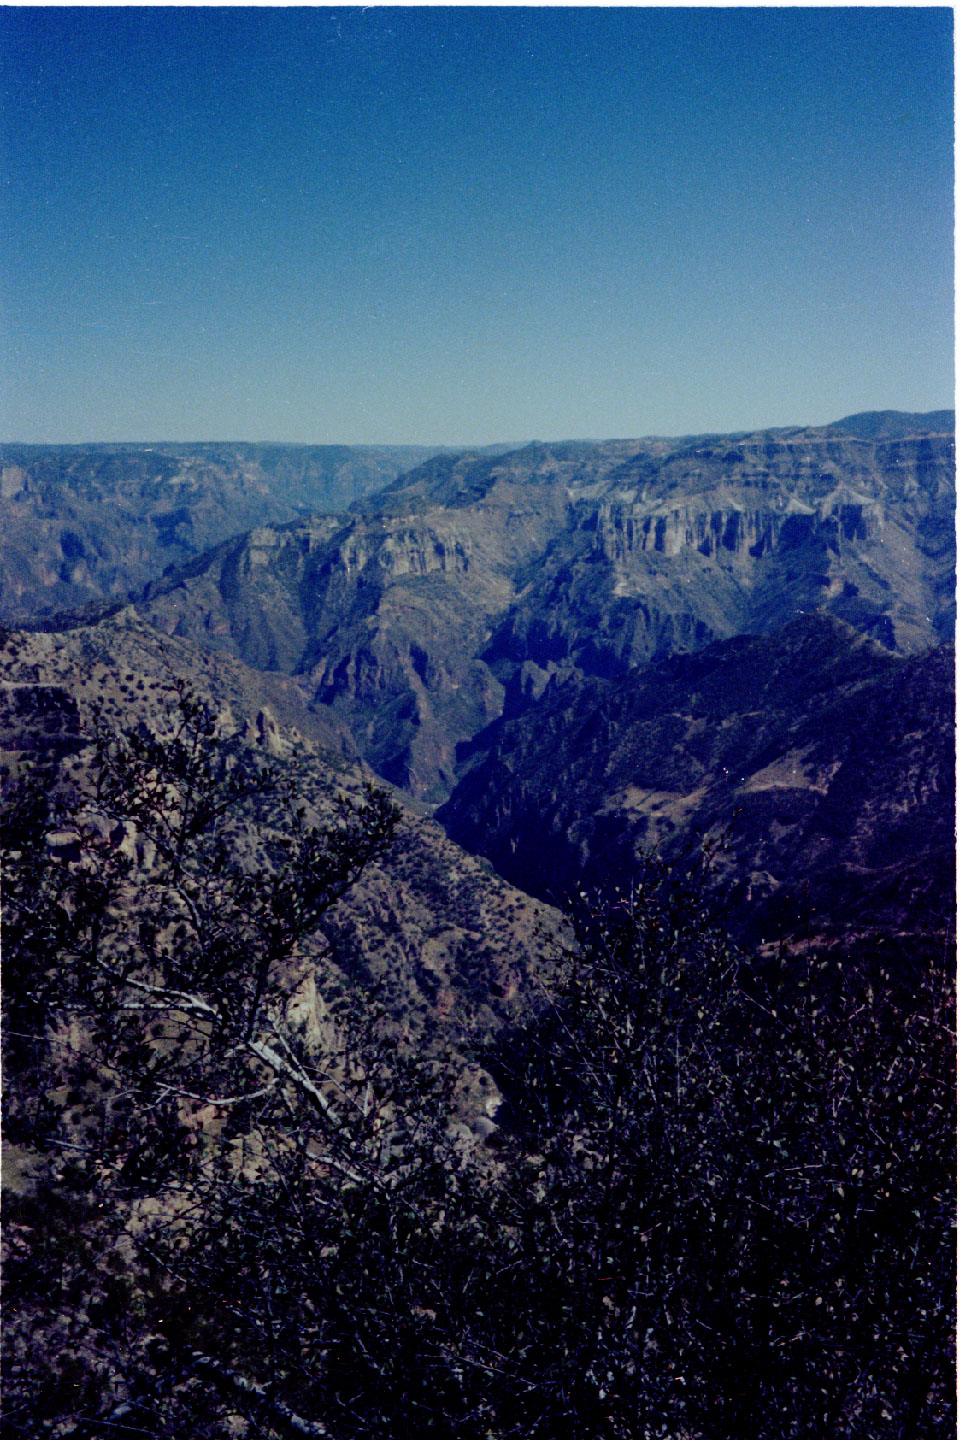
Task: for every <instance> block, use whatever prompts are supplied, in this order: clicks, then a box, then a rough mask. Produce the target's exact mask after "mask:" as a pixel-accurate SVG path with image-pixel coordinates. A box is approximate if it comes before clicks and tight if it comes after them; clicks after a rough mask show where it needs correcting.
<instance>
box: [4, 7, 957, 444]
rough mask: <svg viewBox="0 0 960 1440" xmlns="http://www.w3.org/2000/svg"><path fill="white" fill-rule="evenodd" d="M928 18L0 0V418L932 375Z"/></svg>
mask: <svg viewBox="0 0 960 1440" xmlns="http://www.w3.org/2000/svg"><path fill="white" fill-rule="evenodd" d="M952 23H953V21H952V14H951V12H950V10H948V9H939V8H909V9H899V8H894V9H891V8H877V9H854V8H840V9H773V8H771V9H664V10H658V9H647V8H633V9H605V8H589V9H588V8H582V9H558V8H546V9H544V8H515V9H474V8H454V7H437V8H432V9H417V8H388V9H382V8H360V7H356V8H348V9H328V8H315V9H285V8H280V9H259V8H246V9H206V8H189V9H188V8H173V9H166V8H160V9H140V8H132V9H126V8H125V9H108V8H99V7H95V8H89V9H84V8H80V9H67V10H61V9H48V8H44V7H40V8H19V9H18V8H5V9H3V10H0V97H2V99H0V182H2V183H0V305H2V310H0V326H2V330H3V336H2V340H3V343H2V347H0V356H2V358H0V437H3V438H6V439H19V440H35V441H82V440H149V439H184V440H200V439H250V440H258V439H259V440H262V439H275V440H294V441H311V442H318V443H326V442H331V443H332V442H344V443H350V442H353V443H364V442H397V443H399V442H423V443H449V444H478V443H484V442H493V441H498V440H508V441H523V440H528V439H532V438H538V439H559V438H565V437H591V438H602V437H612V436H639V435H646V434H655V433H656V434H668V435H670V434H682V433H687V432H691V431H704V430H736V429H746V428H751V427H754V426H757V427H759V426H766V425H789V424H802V423H824V422H827V421H829V420H833V419H838V418H839V417H840V416H842V415H845V414H849V413H851V412H853V411H857V410H866V409H890V408H892V409H904V410H928V409H934V408H940V407H946V406H950V405H952V404H953V353H954V352H953V329H952V325H953V313H952V312H953V259H952V234H953V188H952V187H953V172H952V148H953V115H952V104H953V79H952V53H953V52H952V44H953V41H952Z"/></svg>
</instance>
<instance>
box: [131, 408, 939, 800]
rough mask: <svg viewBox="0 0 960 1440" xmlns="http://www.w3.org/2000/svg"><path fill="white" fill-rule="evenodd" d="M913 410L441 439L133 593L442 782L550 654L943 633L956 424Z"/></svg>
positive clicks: (543, 669)
mask: <svg viewBox="0 0 960 1440" xmlns="http://www.w3.org/2000/svg"><path fill="white" fill-rule="evenodd" d="M855 418H856V417H855ZM860 422H862V417H860ZM924 423H925V422H924V420H923V417H914V421H913V424H912V426H911V425H907V424H903V425H902V426H901V429H903V430H904V431H905V432H908V433H903V434H896V433H894V434H887V433H884V434H882V435H881V437H880V438H869V437H867V438H865V437H863V436H862V435H860V434H857V433H852V434H847V433H845V432H844V430H843V426H842V422H841V423H840V424H839V425H838V426H836V427H826V428H823V429H820V430H796V431H789V432H775V433H772V432H767V433H763V434H759V435H746V436H744V435H741V436H733V437H729V436H728V437H706V438H699V439H695V440H689V441H687V440H685V441H668V440H658V439H654V440H645V441H610V442H603V443H597V444H588V443H583V442H577V443H569V444H558V445H540V444H537V445H530V446H526V447H524V448H523V449H520V450H517V451H514V452H511V453H508V454H506V455H462V456H438V457H435V458H434V459H432V460H428V461H427V462H425V463H424V465H422V466H421V467H419V468H418V469H416V470H414V471H412V472H410V473H409V474H407V475H405V476H403V477H401V478H400V479H398V480H397V481H396V482H394V484H393V485H391V486H389V487H388V488H387V489H386V490H385V491H382V492H380V493H379V494H378V495H376V496H374V497H372V498H371V499H370V500H368V501H366V502H364V503H363V504H362V505H360V506H359V507H358V508H357V509H356V510H355V513H353V514H351V515H350V516H348V517H342V518H340V519H336V518H330V517H328V518H325V519H322V520H313V521H309V522H306V521H305V522H302V523H298V524H293V525H289V526H286V527H280V528H277V527H260V528H259V529H257V530H256V531H254V532H253V533H252V534H250V535H248V536H246V537H244V538H242V539H239V540H236V541H234V542H231V543H230V544H228V545H225V546H221V547H220V548H219V549H218V550H216V551H214V552H212V553H210V554H208V555H206V556H203V557H200V558H199V559H198V560H197V561H196V562H194V563H193V564H192V565H191V566H190V567H189V568H188V569H187V570H183V571H181V572H179V573H174V574H172V575H170V576H169V577H167V578H166V579H165V580H163V581H162V582H160V583H159V584H155V585H153V586H152V587H150V588H149V589H148V590H147V591H146V592H145V594H144V595H143V596H142V598H141V601H140V602H139V604H140V609H141V613H143V614H144V615H145V616H147V617H148V618H150V619H151V621H152V622H153V623H155V624H156V625H158V626H159V627H161V628H162V629H164V630H166V631H168V632H170V633H176V634H180V635H187V636H193V637H195V638H196V639H198V640H201V641H203V642H204V643H205V644H210V645H213V646H215V647H218V648H220V649H222V650H225V651H227V652H229V653H231V654H233V655H235V656H237V657H240V658H242V659H244V660H246V661H247V663H249V664H252V665H255V666H258V667H262V668H267V669H278V670H282V671H284V672H287V673H290V674H292V675H294V676H296V678H297V683H298V684H299V685H300V686H301V687H302V688H303V691H304V694H305V695H306V696H307V698H308V699H309V700H310V701H311V702H312V703H314V704H315V705H318V706H325V707H331V708H332V709H333V710H335V711H336V712H337V713H338V714H339V715H340V716H341V717H342V718H343V719H344V720H345V721H346V722H347V723H348V724H349V725H350V726H351V728H352V730H353V732H354V734H355V735H356V738H357V743H358V745H359V746H360V749H361V751H362V753H363V754H364V756H365V757H366V759H367V760H368V761H369V763H370V764H371V765H373V766H374V768H375V769H377V770H378V772H379V773H380V774H382V775H384V776H385V777H386V778H388V779H389V780H391V781H393V782H394V783H396V784H399V785H402V786H404V787H406V788H408V789H410V790H411V792H412V793H414V794H416V795H418V796H419V797H421V798H423V799H425V800H428V801H438V800H442V799H443V798H445V796H446V795H447V794H448V793H449V790H450V787H451V785H452V784H453V783H454V782H455V780H456V776H457V773H458V766H459V765H460V764H461V762H462V760H463V757H464V753H465V751H464V748H463V747H468V748H469V745H470V744H471V743H472V741H473V738H474V737H475V736H476V735H477V734H478V732H480V731H481V730H482V729H483V728H484V727H485V726H486V725H488V724H489V723H491V722H492V721H493V720H495V719H496V718H497V717H498V716H499V715H500V714H501V713H503V712H506V713H507V714H518V713H520V712H521V711H522V710H523V709H524V707H525V706H526V705H527V704H528V703H529V702H530V700H531V699H533V698H536V696H537V695H539V694H540V693H541V692H542V690H543V688H544V686H545V685H546V683H547V682H548V680H549V679H550V677H551V676H552V675H554V674H557V673H566V672H568V671H576V672H579V673H583V674H586V675H597V676H612V675H619V674H626V673H628V672H629V671H631V670H633V669H635V668H636V667H638V666H642V665H645V664H648V663H650V662H651V661H653V660H656V659H660V658H663V657H665V656H667V655H670V654H673V653H676V652H684V651H694V650H696V649H698V648H701V647H703V646H705V645H708V644H710V643H712V642H713V641H715V640H718V639H725V638H729V637H731V636H734V635H737V634H741V633H745V632H746V633H757V634H760V633H766V632H770V631H773V630H775V629H777V628H779V627H782V626H783V625H785V624H787V623H788V622H789V621H790V620H791V619H793V618H794V617H796V616H797V615H799V614H804V613H811V612H815V611H820V610H823V611H826V612H827V613H829V614H832V615H834V616H836V617H837V618H839V619H842V620H844V621H846V622H847V623H848V624H850V625H852V626H853V627H854V628H855V629H857V630H858V631H860V632H861V633H863V634H867V635H871V636H873V637H874V638H876V639H877V640H879V641H880V642H882V644H883V645H884V646H885V647H887V648H888V649H890V650H891V651H894V652H896V653H901V654H910V653H915V652H919V651H921V650H923V649H924V648H926V647H928V646H930V645H933V644H936V643H937V642H938V641H940V640H942V639H943V638H944V637H945V636H947V635H949V634H951V633H952V626H953V622H954V614H955V601H954V554H955V542H954V519H953V516H954V496H955V485H954V455H953V436H952V434H950V433H946V432H945V430H944V429H943V427H942V425H941V428H940V429H937V428H936V425H934V427H933V428H932V429H930V431H929V433H921V432H922V431H923V425H924ZM930 423H931V424H932V423H933V422H930ZM936 423H937V424H940V422H939V421H937V422H936ZM856 428H857V426H854V429H856ZM860 428H863V426H862V423H860ZM878 428H879V429H880V430H881V431H884V430H886V431H889V430H890V429H891V428H894V429H895V428H896V427H891V424H890V423H889V422H887V424H886V426H885V427H884V426H879V427H878Z"/></svg>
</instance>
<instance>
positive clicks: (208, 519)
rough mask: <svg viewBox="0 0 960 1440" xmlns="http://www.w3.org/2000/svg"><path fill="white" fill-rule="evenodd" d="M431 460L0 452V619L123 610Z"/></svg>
mask: <svg viewBox="0 0 960 1440" xmlns="http://www.w3.org/2000/svg"><path fill="white" fill-rule="evenodd" d="M431 453H432V447H430V446H424V445H419V446H385V445H366V446H347V445H257V444H204V445H189V444H183V445H177V444H157V445H3V446H0V617H2V618H3V620H4V621H5V622H6V623H7V624H23V623H32V622H34V621H35V620H36V619H37V618H39V617H43V616H49V615H51V614H52V613H53V612H57V611H67V610H71V609H75V608H77V607H79V606H83V605H87V604H91V603H100V602H104V601H109V600H111V599H123V598H124V597H126V595H127V594H129V592H130V591H131V590H134V589H140V588H142V587H143V586H144V585H145V584H147V583H148V581H150V580H153V579H155V578H156V577H157V576H158V575H160V574H161V572H162V571H163V570H164V569H165V568H166V567H167V566H169V565H183V564H185V563H189V561H190V559H191V558H192V557H194V556H196V555H198V554H200V553H202V552H203V551H204V550H206V549H208V548H209V547H210V546H211V545H216V544H218V543H219V542H220V541H222V540H225V539H226V538H227V537H228V536H231V535H236V534H238V533H240V532H241V531H244V530H249V529H250V528H251V527H252V526H258V525H262V524H263V523H264V522H274V523H278V524H282V523H283V522H285V521H288V520H292V519H295V518H297V517H298V516H300V515H302V514H304V513H305V512H310V511H315V510H317V511H319V510H328V511H343V510H346V509H347V508H348V506H349V505H351V504H352V503H353V502H354V501H355V500H357V499H359V498H361V497H362V496H364V495H366V494H369V493H370V492H371V491H373V490H378V489H380V488H381V487H382V486H384V485H386V484H389V483H390V481H392V480H394V479H395V478H396V477H397V476H398V475H400V474H401V473H402V472H403V471H405V470H408V469H410V468H411V467H413V466H414V465H417V464H419V463H420V462H421V461H422V460H424V459H425V458H426V457H427V456H428V455H430V454H431ZM260 534H261V540H262V541H264V542H265V545H266V548H267V549H269V548H270V547H269V542H268V541H266V539H265V532H264V531H262V530H261V532H260ZM260 558H261V559H263V558H264V557H263V556H260ZM253 563H257V562H256V561H254V562H253Z"/></svg>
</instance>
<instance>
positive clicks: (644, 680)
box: [438, 615, 955, 938]
mask: <svg viewBox="0 0 960 1440" xmlns="http://www.w3.org/2000/svg"><path fill="white" fill-rule="evenodd" d="M953 722H954V697H953V648H952V646H950V645H944V646H942V647H940V648H938V649H937V650H935V651H932V652H928V653H926V654H924V655H920V656H914V657H909V658H900V657H896V656H894V655H892V654H890V653H889V652H887V651H885V650H884V649H883V648H882V647H880V646H879V645H877V644H876V643H875V642H873V641H870V640H868V639H866V638H864V637H862V636H859V635H857V634H856V633H855V632H854V631H852V630H851V629H850V627H849V626H847V625H845V624H844V623H843V622H842V621H838V620H835V619H833V618H832V617H829V616H826V615H811V616H804V617H801V618H800V619H798V620H796V621H794V622H793V623H792V624H790V625H789V626H787V627H786V628H785V629H783V630H781V631H778V632H777V633H775V634H773V635H770V636H764V637H747V636H741V637H738V638H736V639H733V640H730V641H726V642H723V643H718V644H714V645H711V646H709V647H707V648H706V649H704V650H701V651H700V652H699V653H697V654H696V655H688V656H674V657H671V658H669V659H666V660H663V661H661V662H658V663H657V664H654V665H651V666H649V667H647V668H646V669H644V670H642V671H639V672H635V673H631V674H627V675H621V676H618V677H617V678H616V679H615V680H610V679H600V678H597V677H583V676H578V675H570V676H569V677H567V678H566V679H562V678H560V677H557V678H555V679H554V680H553V681H551V683H550V685H549V686H548V687H547V689H546V690H545V692H544V693H543V695H542V696H541V697H540V699H539V701H537V702H536V703H535V704H533V705H532V706H531V707H530V708H529V709H528V710H527V712H526V713H525V714H524V715H522V716H520V717H518V718H515V719H512V720H506V719H505V720H503V721H501V722H499V723H498V724H497V725H495V726H493V727H491V730H490V732H488V735H487V736H486V737H482V738H483V740H484V741H485V743H484V744H482V745H481V744H480V742H478V744H477V748H476V750H475V754H474V768H473V769H472V770H470V771H469V772H468V773H467V774H466V776H465V777H464V778H463V779H462V780H461V782H460V784H459V785H458V786H457V788H456V789H455V791H454V793H453V795H452V796H451V798H450V800H449V802H448V803H447V804H446V805H445V806H443V807H442V808H441V810H440V811H439V812H438V818H439V819H441V820H442V821H443V823H444V825H445V826H446V828H447V832H448V834H449V835H451V836H452V837H453V838H455V839H456V840H458V842H459V843H461V844H463V845H465V846H467V848H469V849H472V850H475V851H477V852H478V853H480V854H484V855H486V856H487V857H488V858H489V859H490V860H491V861H492V862H493V863H494V864H495V865H496V867H497V868H498V870H499V871H500V872H501V874H503V875H505V876H507V877H508V878H509V879H511V880H512V881H513V882H514V883H515V884H518V885H521V886H522V887H523V888H524V889H526V890H529V891H530V892H531V893H533V894H537V895H540V896H544V897H546V896H549V897H550V898H551V899H555V900H556V899H560V898H562V897H563V895H564V893H565V892H567V893H569V892H572V891H573V890H574V889H575V888H577V887H578V886H579V885H581V884H583V883H587V884H590V883H593V882H599V881H601V880H605V881H609V880H610V879H611V878H614V879H618V880H627V879H629V877H630V875H631V873H632V872H633V870H634V868H635V862H636V855H637V853H638V851H639V850H640V849H642V848H649V847H651V846H658V847H660V848H661V850H662V851H663V853H664V854H665V855H666V856H668V857H670V856H674V857H680V856H684V855H689V854H691V853H692V852H694V851H695V850H696V848H697V847H698V845H699V844H700V842H701V840H703V839H707V840H710V839H716V838H718V837H719V836H720V835H726V837H727V848H726V850H725V851H723V852H722V853H721V855H720V858H719V871H718V876H719V880H720V882H721V888H722V892H723V895H724V900H725V904H726V908H727V911H728V915H729V918H730V922H731V923H732V924H733V926H734V927H735V928H739V929H741V930H743V929H748V930H749V931H750V932H752V933H754V934H758V935H760V936H766V937H773V936H776V937H780V936H784V935H787V936H792V937H794V938H800V937H802V936H805V935H808V934H815V935H819V936H821V937H822V936H824V935H828V934H833V933H837V934H843V933H849V932H850V931H857V932H863V931H870V930H872V929H874V928H879V929H884V930H886V931H887V932H896V931H898V930H910V929H914V928H916V929H921V930H922V929H924V928H925V927H930V928H936V927H937V926H938V925H940V924H941V923H943V921H944V919H945V917H946V916H947V915H948V914H949V912H950V911H951V909H952V903H953V860H954V793H955V791H954V764H953V756H954V744H953V734H954V732H953Z"/></svg>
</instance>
